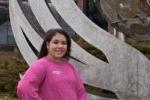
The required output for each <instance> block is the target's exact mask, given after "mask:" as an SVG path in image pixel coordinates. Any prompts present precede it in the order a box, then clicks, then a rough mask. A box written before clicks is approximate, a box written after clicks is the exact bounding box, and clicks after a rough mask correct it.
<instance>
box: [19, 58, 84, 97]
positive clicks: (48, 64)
mask: <svg viewBox="0 0 150 100" xmlns="http://www.w3.org/2000/svg"><path fill="white" fill-rule="evenodd" d="M17 94H18V97H19V100H86V92H85V89H84V86H83V83H82V81H81V80H80V77H79V74H78V73H77V71H76V70H75V69H74V67H73V66H72V65H71V64H70V63H69V62H68V61H63V62H60V63H56V62H54V61H51V60H50V59H48V58H47V57H43V58H41V59H39V60H37V61H35V62H34V63H33V64H32V65H31V67H29V69H28V70H27V71H26V73H25V74H24V76H23V77H22V79H21V80H20V81H19V83H18V86H17Z"/></svg>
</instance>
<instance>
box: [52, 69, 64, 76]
mask: <svg viewBox="0 0 150 100" xmlns="http://www.w3.org/2000/svg"><path fill="white" fill-rule="evenodd" d="M52 74H56V75H60V74H62V72H61V71H58V70H54V71H52Z"/></svg>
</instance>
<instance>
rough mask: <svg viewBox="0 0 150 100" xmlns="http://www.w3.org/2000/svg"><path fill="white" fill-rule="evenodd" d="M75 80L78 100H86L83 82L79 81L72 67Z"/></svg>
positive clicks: (78, 76)
mask: <svg viewBox="0 0 150 100" xmlns="http://www.w3.org/2000/svg"><path fill="white" fill-rule="evenodd" d="M72 67H73V69H74V72H75V75H76V78H77V90H78V92H77V93H78V100H87V94H86V90H85V88H84V85H83V82H82V80H81V77H80V74H79V72H78V71H77V70H76V69H75V67H74V66H72Z"/></svg>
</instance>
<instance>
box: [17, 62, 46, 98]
mask: <svg viewBox="0 0 150 100" xmlns="http://www.w3.org/2000/svg"><path fill="white" fill-rule="evenodd" d="M45 73H46V70H45V68H44V66H43V65H42V64H40V63H34V64H32V65H31V67H29V68H28V70H27V71H26V72H25V74H24V75H23V77H22V79H21V80H20V81H19V83H18V86H17V95H18V97H19V100H42V99H41V98H40V96H39V86H40V84H41V83H42V81H43V79H44V76H45Z"/></svg>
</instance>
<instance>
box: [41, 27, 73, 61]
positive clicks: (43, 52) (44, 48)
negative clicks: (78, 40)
mask: <svg viewBox="0 0 150 100" xmlns="http://www.w3.org/2000/svg"><path fill="white" fill-rule="evenodd" d="M57 33H59V34H62V35H64V36H65V38H66V40H67V52H66V54H65V55H64V56H63V58H66V59H67V60H68V59H69V57H70V51H71V39H70V37H69V35H68V34H67V32H65V31H64V30H62V29H50V30H48V31H47V32H46V36H45V38H44V41H43V44H42V46H41V50H40V52H39V55H38V59H40V58H42V57H44V56H47V55H48V50H47V42H50V41H51V40H52V38H53V37H54V36H55V35H56V34H57Z"/></svg>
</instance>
